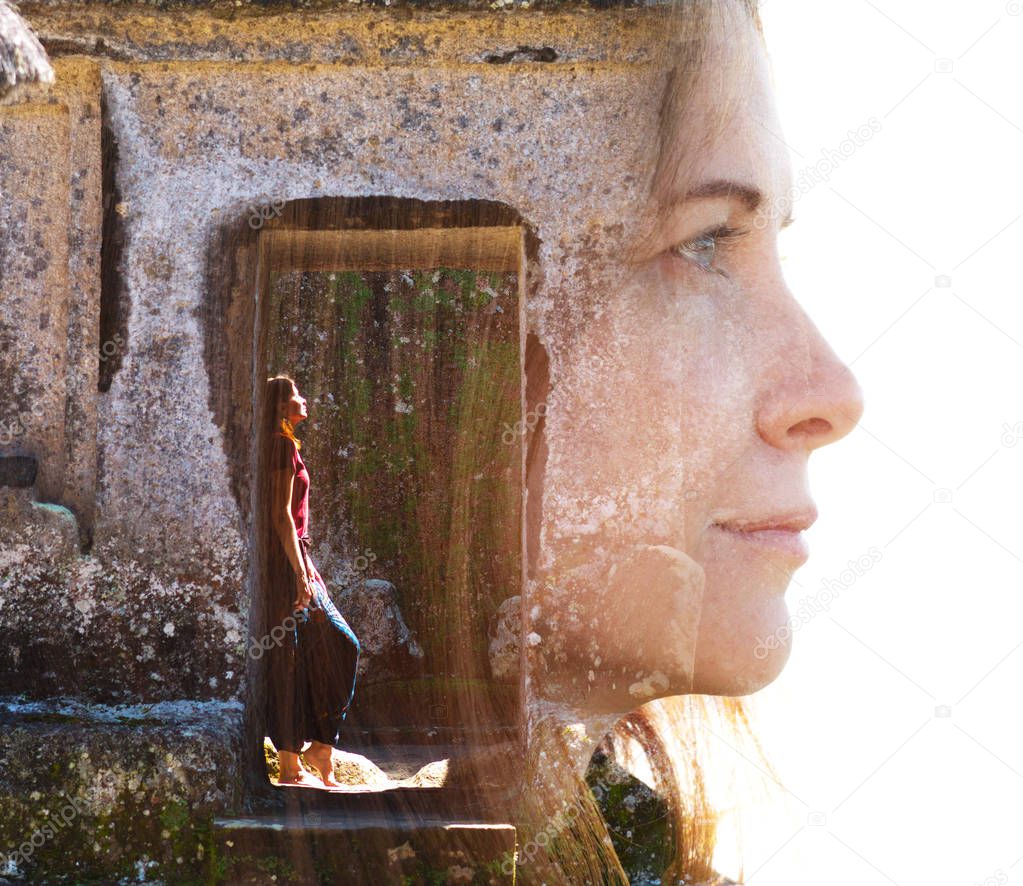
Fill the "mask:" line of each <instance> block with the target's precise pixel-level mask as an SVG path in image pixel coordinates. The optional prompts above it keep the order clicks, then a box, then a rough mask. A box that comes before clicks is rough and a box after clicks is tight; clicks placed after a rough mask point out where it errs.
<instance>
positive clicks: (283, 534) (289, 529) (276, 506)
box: [272, 469, 306, 575]
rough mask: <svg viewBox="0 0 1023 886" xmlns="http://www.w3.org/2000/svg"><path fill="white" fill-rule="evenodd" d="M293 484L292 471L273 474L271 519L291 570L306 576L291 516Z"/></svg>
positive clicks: (293, 474) (293, 475) (293, 472)
mask: <svg viewBox="0 0 1023 886" xmlns="http://www.w3.org/2000/svg"><path fill="white" fill-rule="evenodd" d="M294 482H295V471H294V470H293V469H291V470H285V471H274V472H273V474H272V483H273V513H272V519H273V526H274V529H275V530H276V531H277V535H278V537H279V538H280V540H281V544H282V545H284V553H285V554H286V555H287V557H288V560H289V562H290V563H291V568H292V569H293V570H294V571H295V574H296V575H306V568H305V563H304V562H303V558H302V552H301V550H300V549H299V546H298V532H297V530H296V529H295V521H294V519H293V518H292V516H291V495H292V485H293V484H294Z"/></svg>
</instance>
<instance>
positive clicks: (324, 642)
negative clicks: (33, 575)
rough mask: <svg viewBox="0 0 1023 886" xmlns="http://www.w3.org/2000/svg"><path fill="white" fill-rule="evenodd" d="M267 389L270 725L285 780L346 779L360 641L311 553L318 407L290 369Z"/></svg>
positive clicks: (328, 783)
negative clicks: (307, 450)
mask: <svg viewBox="0 0 1023 886" xmlns="http://www.w3.org/2000/svg"><path fill="white" fill-rule="evenodd" d="M265 395H266V400H265V403H264V412H263V415H264V419H265V421H266V422H267V424H268V425H269V427H266V426H264V439H263V445H264V446H265V447H266V449H265V450H264V454H265V461H264V465H265V466H266V475H265V476H266V482H267V483H268V486H267V487H266V488H265V491H266V493H267V494H266V495H265V496H264V497H263V499H262V500H263V501H264V502H266V503H267V506H268V507H269V508H270V515H269V518H270V519H269V520H268V521H267V525H268V526H269V528H270V539H271V541H270V544H269V547H268V549H267V551H266V557H267V560H268V562H267V576H268V579H269V581H268V586H267V588H266V604H267V606H266V610H265V611H266V615H267V627H268V630H269V631H271V632H272V633H271V634H270V636H271V637H273V638H274V642H273V643H272V644H271V645H270V646H269V650H268V656H267V662H266V665H267V694H266V700H267V724H266V733H267V735H268V736H269V738H270V741H272V742H273V745H274V747H275V748H276V749H277V753H278V759H279V762H280V778H279V783H280V784H291V785H301V786H305V787H315V788H323V787H341V785H340V784H339V783H338V781H337V780H336V779H335V778H334V770H333V748H334V746H335V745H336V744H337V743H338V734H339V732H340V729H341V724H342V721H343V720H344V719H345V717H346V715H347V713H348V709H349V707H350V705H351V703H352V698H353V696H354V695H355V677H356V668H357V665H358V661H359V651H360V646H359V640H358V638H357V637H356V636H355V633H354V632H353V631H352V629H351V628H350V627H349V625H348V623H347V622H346V621H345V619H344V618H343V617H342V616H341V613H340V612H338V610H337V607H336V606H334V603H333V602H332V601H331V599H330V597H329V595H328V594H327V588H326V585H325V583H324V581H323V578H322V577H321V576H320V573H319V572H318V571H317V569H316V567H315V566H314V565H313V561H312V558H311V557H310V556H309V544H310V536H309V472H308V471H307V470H306V467H305V463H304V462H303V461H302V457H301V455H299V450H300V449H301V448H302V444H301V441H299V440H298V439H296V437H295V435H294V428H295V426H296V425H298V424H299V422H302V421H305V419H306V418H308V415H309V413H308V409H307V406H306V401H305V398H304V397H302V396H301V395H300V394H299V391H298V387H297V385H296V384H295V382H294V380H293V379H292V378H290V377H289V376H287V375H277V376H274V377H273V378H269V379H267V382H266V392H265ZM274 628H277V630H274ZM282 632H283V633H282ZM278 636H280V637H281V639H280V642H277V641H276V638H277V637H278ZM306 741H309V742H310V743H311V744H310V747H309V749H308V750H307V751H306V752H305V754H304V755H303V756H304V758H305V762H307V763H309V764H310V765H311V766H312V767H313V768H314V769H315V770H316V771H317V772H319V774H320V775H319V778H317V777H316V775H315V774H314V773H312V772H310V771H309V769H307V768H305V766H304V765H303V763H302V760H301V759H300V754H301V753H302V748H303V746H304V745H305V742H306Z"/></svg>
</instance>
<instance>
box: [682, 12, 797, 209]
mask: <svg viewBox="0 0 1023 886" xmlns="http://www.w3.org/2000/svg"><path fill="white" fill-rule="evenodd" d="M732 36H733V37H734V38H735V39H730V40H727V41H725V42H724V44H723V45H722V44H720V43H718V44H715V45H714V46H713V47H712V48H711V51H710V54H709V62H708V64H709V70H710V73H709V74H708V75H707V76H705V77H704V78H703V79H702V80H701V83H700V86H699V88H698V89H697V92H696V94H695V95H694V99H693V107H692V108H691V111H692V117H693V118H694V119H697V120H703V121H705V125H707V126H713V121H714V119H715V114H720V113H722V112H723V111H727V109H728V108H732V110H731V112H730V113H728V115H727V118H726V120H725V123H724V125H723V127H721V128H720V131H719V132H718V134H717V138H716V139H715V140H714V142H713V144H712V145H711V146H710V148H709V150H705V151H704V152H703V155H702V157H701V159H700V160H698V161H697V162H696V164H695V167H694V180H695V181H697V182H699V181H706V180H721V179H725V180H734V181H739V182H743V183H748V184H750V185H752V186H753V187H756V188H757V189H759V190H760V191H762V192H763V193H764V195H765V196H766V198H767V199H768V200H770V201H773V200H781V199H782V198H783V197H784V196H786V195H788V194H789V191H790V187H791V184H792V167H791V160H790V156H789V149H788V146H787V145H786V144H785V141H784V138H783V134H782V129H781V121H780V120H779V117H778V111H777V106H776V104H775V100H774V89H773V86H772V83H771V71H770V65H769V59H768V56H767V52H766V50H765V48H764V44H763V41H762V40H761V38H760V36H759V35H758V34H757V33H756V32H755V31H754V30H753V28H752V26H750V28H749V31H748V32H747V33H746V34H744V35H732ZM718 128H719V127H717V126H714V129H715V130H718Z"/></svg>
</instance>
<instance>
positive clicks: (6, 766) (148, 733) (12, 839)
mask: <svg viewBox="0 0 1023 886" xmlns="http://www.w3.org/2000/svg"><path fill="white" fill-rule="evenodd" d="M240 735H241V705H240V703H237V702H226V703H202V702H192V701H188V700H182V701H177V702H163V703H160V704H157V705H152V706H149V707H143V706H141V705H126V706H104V705H86V704H82V703H81V702H77V701H73V700H54V701H46V702H27V701H23V700H21V699H6V700H4V701H3V702H0V875H6V876H8V877H14V878H19V877H25V878H28V879H29V880H30V881H31V882H74V883H87V882H104V883H110V882H113V881H114V880H115V879H116V878H118V877H131V878H133V879H135V878H137V877H138V876H139V872H140V871H144V872H145V876H146V879H147V880H152V879H160V878H162V877H166V878H167V879H168V880H169V881H171V882H180V878H181V877H182V876H183V875H185V872H188V875H189V876H191V877H193V878H196V879H199V878H203V877H205V876H206V875H207V871H208V867H209V862H210V856H211V852H210V849H211V847H212V821H213V818H214V816H215V815H217V814H220V813H222V812H224V811H225V810H229V809H233V808H235V806H236V804H237V803H238V801H239V797H240V769H239V765H240V764H239V761H238V755H237V751H238V748H239V747H240V742H241V738H240Z"/></svg>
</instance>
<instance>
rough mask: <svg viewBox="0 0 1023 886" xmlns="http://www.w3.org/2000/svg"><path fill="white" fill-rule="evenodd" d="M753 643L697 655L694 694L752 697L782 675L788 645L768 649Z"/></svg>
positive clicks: (786, 658)
mask: <svg viewBox="0 0 1023 886" xmlns="http://www.w3.org/2000/svg"><path fill="white" fill-rule="evenodd" d="M755 643H756V641H753V642H751V643H749V644H746V645H744V646H743V647H742V648H736V647H735V646H734V645H732V646H731V647H730V648H726V649H722V648H717V647H715V648H712V649H708V650H705V651H701V649H700V648H699V647H698V648H697V651H696V665H695V668H694V675H693V692H694V693H697V694H700V695H751V694H753V693H754V692H756V691H757V690H759V689H763V688H764V687H765V686H767V685H768V684H770V683H773V682H774V680H775V678H776V677H777V676H778V675H779V674H780V673H781V672H782V670H783V669H784V667H785V664H786V662H787V661H788V660H789V652H790V649H791V647H790V646H789V644H788V642H785V643H778V644H776V645H773V646H772V647H771V648H767V647H766V646H765V645H763V644H761V645H759V646H756V645H755Z"/></svg>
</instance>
